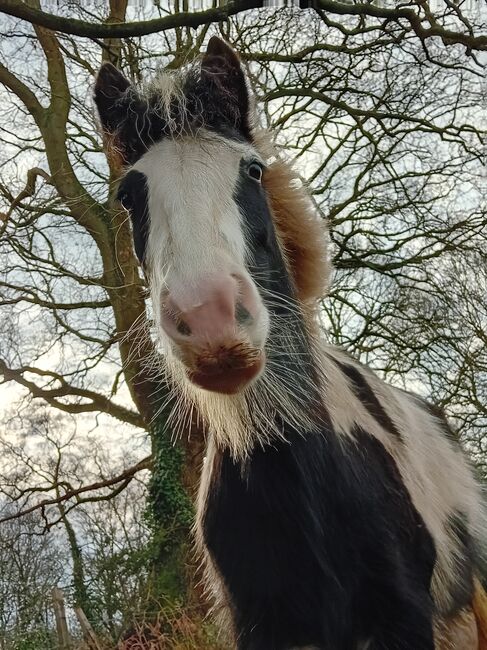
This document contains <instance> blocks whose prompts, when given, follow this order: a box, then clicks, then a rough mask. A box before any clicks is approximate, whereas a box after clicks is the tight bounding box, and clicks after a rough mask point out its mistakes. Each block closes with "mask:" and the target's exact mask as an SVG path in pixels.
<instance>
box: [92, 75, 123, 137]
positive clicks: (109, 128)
mask: <svg viewBox="0 0 487 650" xmlns="http://www.w3.org/2000/svg"><path fill="white" fill-rule="evenodd" d="M130 87H131V84H130V81H129V80H128V79H126V78H125V77H124V76H123V74H122V73H121V72H120V70H117V68H116V67H115V66H113V65H112V64H111V63H104V64H103V65H102V66H101V68H100V70H99V72H98V75H97V77H96V82H95V93H94V99H95V104H96V107H97V109H98V114H99V116H100V120H101V125H102V127H103V130H104V131H105V132H106V133H109V134H111V133H114V132H115V131H116V130H117V128H118V127H119V126H120V124H121V123H122V122H123V121H124V119H125V118H126V116H127V108H128V105H129V103H130V101H131V98H130V97H129V93H127V90H128V89H129V88H130Z"/></svg>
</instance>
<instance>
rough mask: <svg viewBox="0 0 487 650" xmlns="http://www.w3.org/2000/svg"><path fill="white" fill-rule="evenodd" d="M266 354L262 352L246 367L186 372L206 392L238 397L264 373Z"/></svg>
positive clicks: (213, 368)
mask: <svg viewBox="0 0 487 650" xmlns="http://www.w3.org/2000/svg"><path fill="white" fill-rule="evenodd" d="M264 367H265V353H264V352H262V353H261V354H260V355H259V356H258V357H257V358H255V359H253V360H252V363H249V364H248V365H246V366H244V367H238V368H229V367H218V366H213V367H212V368H211V369H210V368H204V369H197V370H190V369H189V368H188V369H187V370H186V374H187V377H188V379H189V381H190V382H191V383H192V384H194V385H195V386H198V388H203V389H204V390H207V391H211V392H213V393H220V394H222V395H237V394H238V393H241V392H243V391H244V390H245V389H246V388H247V387H248V386H249V385H250V384H251V383H252V382H254V381H255V380H256V379H257V378H258V377H259V376H260V375H261V374H262V372H263V370H264Z"/></svg>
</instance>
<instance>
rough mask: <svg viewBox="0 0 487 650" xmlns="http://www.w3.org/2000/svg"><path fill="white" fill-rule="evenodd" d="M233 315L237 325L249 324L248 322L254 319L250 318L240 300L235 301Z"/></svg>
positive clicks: (250, 315)
mask: <svg viewBox="0 0 487 650" xmlns="http://www.w3.org/2000/svg"><path fill="white" fill-rule="evenodd" d="M235 317H236V319H237V323H238V324H239V325H250V323H252V321H253V320H254V319H253V318H252V314H251V313H250V312H249V310H248V309H246V308H245V307H244V306H243V305H242V303H241V302H238V303H237V307H236V309H235Z"/></svg>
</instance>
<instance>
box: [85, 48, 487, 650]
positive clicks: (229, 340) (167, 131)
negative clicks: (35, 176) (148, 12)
mask: <svg viewBox="0 0 487 650" xmlns="http://www.w3.org/2000/svg"><path fill="white" fill-rule="evenodd" d="M94 101H95V103H96V106H97V109H98V114H99V118H100V122H101V127H102V130H103V134H104V142H105V147H106V149H107V152H108V154H109V155H111V156H112V157H113V156H117V157H118V160H119V161H120V163H121V164H122V165H123V168H124V172H123V175H122V178H121V180H120V185H119V189H118V199H119V201H120V203H121V206H122V208H123V209H125V210H126V211H127V212H128V214H129V216H130V219H131V223H132V230H133V238H134V249H135V252H136V255H137V257H138V259H139V260H140V264H141V265H142V267H143V270H144V273H145V275H146V277H147V280H148V285H149V288H150V296H151V300H152V306H153V313H154V323H155V331H156V335H157V339H158V342H159V344H160V347H161V350H162V354H161V365H163V366H164V368H165V372H166V373H167V378H168V381H169V382H170V384H171V386H173V387H174V388H173V390H174V391H175V395H176V398H177V399H176V406H175V408H174V412H173V413H172V415H171V418H172V423H173V424H174V425H177V424H178V423H180V425H181V426H182V424H181V423H184V422H186V421H187V418H188V413H191V412H192V410H193V409H196V411H197V412H198V414H199V416H200V417H201V418H202V421H203V422H204V425H205V430H206V432H207V443H206V445H207V446H206V456H205V460H204V464H203V468H202V475H201V483H200V488H199V494H198V498H197V516H196V524H195V538H196V544H197V547H198V548H199V550H200V552H201V554H202V557H203V558H204V563H205V571H206V584H207V588H208V592H209V594H210V596H211V599H212V602H213V608H214V611H215V615H216V617H217V618H218V619H219V621H220V623H221V625H222V628H223V629H224V630H225V633H226V635H227V636H226V638H227V640H228V641H227V642H228V646H229V647H234V648H238V650H289V649H292V648H294V649H304V648H308V649H311V648H313V649H320V650H433V649H434V648H436V649H437V650H438V648H450V650H451V649H455V650H473V649H474V648H475V649H476V650H477V648H478V647H482V643H483V642H482V640H481V629H480V628H481V626H480V627H479V629H480V632H478V630H477V623H479V620H480V619H479V617H477V622H476V619H475V615H474V610H475V611H478V608H477V609H475V608H476V603H477V601H478V599H479V598H480V596H481V595H482V590H481V586H480V579H481V578H482V553H483V551H482V548H483V541H484V538H485V509H484V505H483V502H482V495H481V490H480V487H479V484H478V483H477V481H476V479H475V478H474V473H473V470H472V468H471V466H470V464H469V462H468V460H467V459H466V456H465V455H464V453H463V451H462V450H461V449H460V446H459V443H458V441H457V439H456V437H455V435H453V433H452V431H451V429H450V428H449V426H448V423H447V422H446V420H445V419H444V417H443V416H442V415H441V413H439V412H438V411H437V410H435V408H434V407H433V406H432V405H430V404H428V403H427V402H425V401H424V400H423V399H422V398H420V397H419V396H417V395H415V394H412V393H408V392H405V391H403V390H400V389H398V388H395V387H392V386H391V385H388V384H386V383H385V382H383V381H382V380H381V379H379V378H378V377H377V376H376V375H375V374H374V373H373V372H372V371H371V370H370V369H369V368H368V367H366V366H364V365H362V364H360V363H359V362H358V361H357V360H355V359H353V358H352V357H351V356H349V355H348V354H347V353H346V352H345V351H343V350H340V349H338V348H336V347H333V346H331V345H330V344H328V343H327V342H326V340H325V338H324V337H323V335H322V332H321V328H320V326H319V322H318V321H319V301H320V299H322V298H323V296H325V295H326V290H327V286H328V282H329V275H330V259H329V257H330V256H329V251H328V239H327V233H326V229H325V228H324V225H323V220H322V219H320V218H318V216H317V215H316V213H315V209H314V206H313V205H312V202H311V200H310V197H309V196H308V194H307V192H306V189H305V187H304V186H303V184H302V183H300V182H299V179H298V177H297V176H296V174H295V172H294V171H293V168H292V167H291V166H290V165H289V164H288V163H286V162H285V161H284V160H283V159H282V156H281V154H280V153H279V152H277V150H275V149H274V148H273V145H272V142H271V138H270V137H269V135H268V134H267V133H265V132H264V131H263V130H262V129H259V128H258V126H257V123H256V118H255V108H254V105H253V99H252V95H251V91H250V89H249V83H248V80H247V77H246V75H245V73H244V70H243V68H242V66H241V63H240V60H239V57H238V55H237V54H236V53H235V52H234V50H233V49H232V48H231V47H230V46H229V45H228V44H226V43H225V42H224V41H222V40H221V39H219V38H218V37H216V36H214V37H212V38H211V39H210V40H209V43H208V46H207V49H206V51H205V53H204V54H203V55H201V57H200V58H199V59H198V60H197V61H196V62H194V63H192V64H191V65H189V66H188V67H187V68H186V69H183V70H180V71H178V72H177V73H176V74H174V73H171V74H168V73H165V72H162V73H159V74H158V75H156V76H155V78H154V79H153V80H152V81H151V82H150V83H149V84H147V86H146V87H144V88H136V87H135V86H134V85H133V84H131V83H130V82H129V81H128V80H127V79H126V78H125V77H124V76H123V74H122V73H121V72H120V71H119V70H118V69H116V68H115V67H114V66H112V65H111V64H109V63H106V64H104V65H103V66H102V67H101V69H100V70H99V73H98V76H97V79H96V83H95V90H94ZM162 359H164V361H162ZM479 594H480V595H479ZM479 644H480V645H479ZM485 647H487V646H485Z"/></svg>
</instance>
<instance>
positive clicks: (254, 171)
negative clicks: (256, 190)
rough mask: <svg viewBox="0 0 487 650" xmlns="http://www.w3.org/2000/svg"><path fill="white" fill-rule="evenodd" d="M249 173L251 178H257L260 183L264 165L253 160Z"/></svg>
mask: <svg viewBox="0 0 487 650" xmlns="http://www.w3.org/2000/svg"><path fill="white" fill-rule="evenodd" d="M247 171H248V174H249V176H250V177H251V178H253V179H255V180H256V181H258V182H259V183H260V181H261V180H262V171H263V170H262V165H261V164H260V163H258V162H251V163H250V165H249V167H248V170H247Z"/></svg>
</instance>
